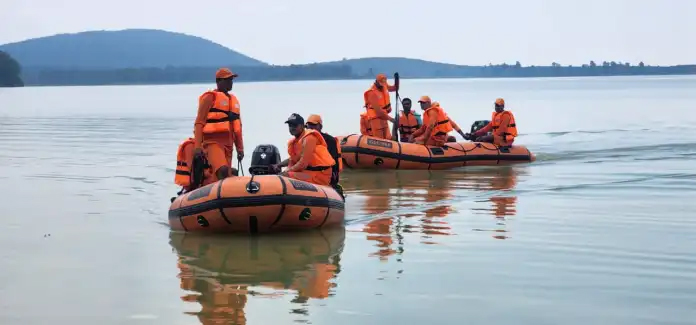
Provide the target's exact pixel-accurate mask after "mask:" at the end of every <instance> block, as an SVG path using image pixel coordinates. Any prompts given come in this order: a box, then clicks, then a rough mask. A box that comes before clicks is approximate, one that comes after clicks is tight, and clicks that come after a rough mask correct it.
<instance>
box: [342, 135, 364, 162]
mask: <svg viewBox="0 0 696 325" xmlns="http://www.w3.org/2000/svg"><path fill="white" fill-rule="evenodd" d="M362 138H363V135H362V134H361V135H360V136H359V137H358V141H357V142H356V144H357V147H346V148H358V150H354V152H355V164H356V167H357V165H358V164H360V160H359V159H358V154H360V150H359V149H366V148H360V140H362ZM341 151H342V152H346V151H345V150H343V148H341ZM348 152H353V151H348Z"/></svg>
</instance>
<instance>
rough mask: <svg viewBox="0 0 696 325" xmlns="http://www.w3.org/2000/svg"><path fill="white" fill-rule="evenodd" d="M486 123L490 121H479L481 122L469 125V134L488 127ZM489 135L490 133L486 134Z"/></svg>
mask: <svg viewBox="0 0 696 325" xmlns="http://www.w3.org/2000/svg"><path fill="white" fill-rule="evenodd" d="M488 123H490V121H488V120H481V121H476V122H474V123H473V124H471V132H470V133H474V132H476V131H478V130H480V129H483V127H484V126H486V125H488ZM490 133H491V132H488V134H490Z"/></svg>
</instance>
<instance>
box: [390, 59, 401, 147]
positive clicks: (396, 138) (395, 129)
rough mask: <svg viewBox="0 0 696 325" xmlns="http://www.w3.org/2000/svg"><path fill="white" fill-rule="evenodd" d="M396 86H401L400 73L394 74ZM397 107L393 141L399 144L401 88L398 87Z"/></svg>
mask: <svg viewBox="0 0 696 325" xmlns="http://www.w3.org/2000/svg"><path fill="white" fill-rule="evenodd" d="M394 84H396V85H399V86H401V85H400V84H399V73H398V72H395V73H394ZM394 101H395V102H396V107H395V109H394V125H393V126H392V134H393V135H392V140H394V141H396V142H399V139H400V137H399V87H396V96H394Z"/></svg>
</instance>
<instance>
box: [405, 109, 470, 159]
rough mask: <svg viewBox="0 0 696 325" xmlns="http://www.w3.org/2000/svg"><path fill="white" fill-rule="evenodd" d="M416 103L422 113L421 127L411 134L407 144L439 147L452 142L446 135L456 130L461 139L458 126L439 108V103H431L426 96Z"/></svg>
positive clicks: (462, 134) (460, 131)
mask: <svg viewBox="0 0 696 325" xmlns="http://www.w3.org/2000/svg"><path fill="white" fill-rule="evenodd" d="M418 103H420V106H421V109H423V111H424V113H423V125H422V126H421V127H420V129H418V130H416V131H415V132H414V133H413V134H411V136H410V138H409V142H413V143H418V144H425V145H429V146H439V147H441V146H444V145H445V143H446V142H452V139H451V138H452V137H449V136H448V135H447V133H448V132H450V131H452V130H457V132H459V134H461V136H462V137H464V136H465V134H464V132H463V131H462V129H461V128H459V125H457V123H455V122H454V121H453V120H452V119H451V118H450V117H449V116H447V113H445V111H444V110H443V109H442V107H440V103H438V102H432V101H431V100H430V97H428V96H421V98H420V99H419V100H418ZM454 141H456V139H454Z"/></svg>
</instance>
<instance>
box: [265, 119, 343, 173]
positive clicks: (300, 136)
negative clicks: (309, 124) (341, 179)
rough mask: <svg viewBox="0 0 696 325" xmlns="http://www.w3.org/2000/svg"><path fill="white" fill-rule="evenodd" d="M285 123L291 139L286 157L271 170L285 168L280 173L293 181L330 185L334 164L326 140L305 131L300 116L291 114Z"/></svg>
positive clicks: (303, 122) (316, 133)
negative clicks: (287, 156)
mask: <svg viewBox="0 0 696 325" xmlns="http://www.w3.org/2000/svg"><path fill="white" fill-rule="evenodd" d="M285 123H286V124H287V125H288V130H289V131H290V134H292V135H293V137H292V138H291V139H290V140H289V141H288V155H289V156H290V158H288V159H285V160H284V161H283V162H281V163H280V164H277V165H274V166H273V169H275V170H278V169H279V168H280V167H287V169H286V170H285V171H284V172H282V173H281V175H282V176H287V177H290V178H294V179H299V180H302V181H305V182H309V183H314V184H317V185H330V183H331V174H332V169H331V167H333V165H335V164H336V162H335V161H334V159H333V157H331V154H330V153H329V150H328V148H327V144H326V140H324V137H323V136H322V135H321V134H320V133H319V132H317V131H315V130H311V129H306V128H305V121H304V118H303V117H302V116H300V114H297V113H293V114H292V115H290V117H289V118H288V120H287V121H285Z"/></svg>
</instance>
